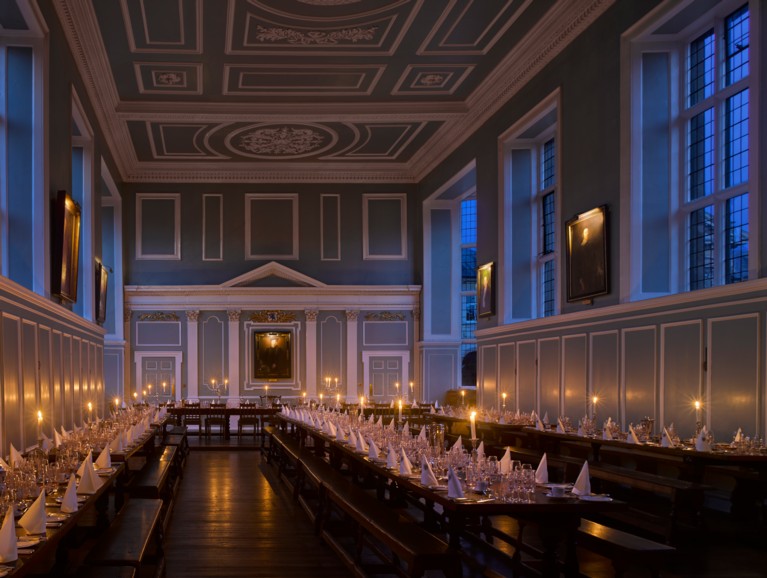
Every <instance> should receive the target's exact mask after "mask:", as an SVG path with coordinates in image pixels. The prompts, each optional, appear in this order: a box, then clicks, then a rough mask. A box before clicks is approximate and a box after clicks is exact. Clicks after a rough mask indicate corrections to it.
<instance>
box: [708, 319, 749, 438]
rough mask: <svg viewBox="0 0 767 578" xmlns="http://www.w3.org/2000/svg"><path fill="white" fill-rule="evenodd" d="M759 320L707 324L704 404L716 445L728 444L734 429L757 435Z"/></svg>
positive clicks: (723, 321)
mask: <svg viewBox="0 0 767 578" xmlns="http://www.w3.org/2000/svg"><path fill="white" fill-rule="evenodd" d="M760 336H761V332H760V329H759V316H758V314H756V313H754V314H752V315H743V316H736V317H722V318H719V319H711V320H709V346H708V354H709V375H708V379H709V383H708V394H707V395H706V399H705V400H704V402H705V404H706V410H707V413H708V420H707V421H708V423H709V426H710V425H711V423H712V422H715V423H716V424H717V431H714V435H715V436H716V439H717V441H721V442H729V441H731V440H732V436H733V435H734V434H735V432H736V431H737V429H738V428H742V429H743V433H744V434H745V435H752V436H753V435H754V434H756V433H757V429H758V428H757V422H758V415H759V408H760V399H759V359H760V354H759V353H760V351H763V348H764V344H763V343H762V342H761V339H760Z"/></svg>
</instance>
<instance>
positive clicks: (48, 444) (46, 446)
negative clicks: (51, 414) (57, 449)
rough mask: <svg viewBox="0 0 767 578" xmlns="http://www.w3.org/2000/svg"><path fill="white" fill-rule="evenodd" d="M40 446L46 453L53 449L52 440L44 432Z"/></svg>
mask: <svg viewBox="0 0 767 578" xmlns="http://www.w3.org/2000/svg"><path fill="white" fill-rule="evenodd" d="M41 447H42V450H43V451H44V452H45V453H46V454H47V453H48V452H50V451H51V450H52V449H53V441H52V440H51V438H49V437H48V436H47V435H45V434H43V442H42V446H41Z"/></svg>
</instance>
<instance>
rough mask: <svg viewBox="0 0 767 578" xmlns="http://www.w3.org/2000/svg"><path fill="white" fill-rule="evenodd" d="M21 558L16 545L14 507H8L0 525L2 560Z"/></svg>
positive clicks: (0, 553)
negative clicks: (0, 525)
mask: <svg viewBox="0 0 767 578" xmlns="http://www.w3.org/2000/svg"><path fill="white" fill-rule="evenodd" d="M18 559H19V553H18V549H17V547H16V523H15V522H14V520H13V508H8V511H6V513H5V518H3V525H2V527H0V562H3V563H7V562H15V561H16V560H18Z"/></svg>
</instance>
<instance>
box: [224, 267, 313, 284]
mask: <svg viewBox="0 0 767 578" xmlns="http://www.w3.org/2000/svg"><path fill="white" fill-rule="evenodd" d="M267 277H278V278H280V279H285V280H286V281H290V282H291V283H295V284H296V285H300V286H302V287H326V285H325V283H322V282H321V281H317V280H316V279H313V278H312V277H309V276H308V275H304V274H303V273H299V272H298V271H296V270H295V269H291V268H290V267H286V266H285V265H282V264H280V263H277V262H276V261H270V262H269V263H267V264H266V265H261V266H260V267H257V268H255V269H253V270H252V271H248V272H247V273H243V274H242V275H240V276H238V277H235V278H234V279H230V280H229V281H226V282H224V283H222V284H221V287H242V286H247V285H249V284H250V283H253V282H254V281H258V280H259V279H265V278H267Z"/></svg>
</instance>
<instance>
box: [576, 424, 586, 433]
mask: <svg viewBox="0 0 767 578" xmlns="http://www.w3.org/2000/svg"><path fill="white" fill-rule="evenodd" d="M578 435H579V436H580V437H583V436H585V435H586V432H585V431H583V424H582V423H580V422H578Z"/></svg>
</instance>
